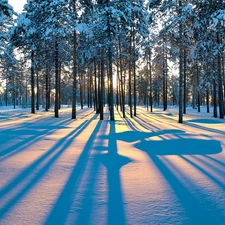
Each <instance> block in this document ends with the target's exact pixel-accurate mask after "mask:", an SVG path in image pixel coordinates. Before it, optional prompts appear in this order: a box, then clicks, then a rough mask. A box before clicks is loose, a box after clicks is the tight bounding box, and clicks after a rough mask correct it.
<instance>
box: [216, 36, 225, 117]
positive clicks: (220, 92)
mask: <svg viewBox="0 0 225 225" xmlns="http://www.w3.org/2000/svg"><path fill="white" fill-rule="evenodd" d="M217 43H218V44H221V40H220V35H219V33H217ZM217 68H218V101H219V114H220V119H224V101H223V79H222V70H221V55H220V53H219V55H218V57H217Z"/></svg>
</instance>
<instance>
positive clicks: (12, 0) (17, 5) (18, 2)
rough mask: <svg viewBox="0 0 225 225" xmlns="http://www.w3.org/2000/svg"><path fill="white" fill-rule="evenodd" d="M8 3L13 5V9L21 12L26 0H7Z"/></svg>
mask: <svg viewBox="0 0 225 225" xmlns="http://www.w3.org/2000/svg"><path fill="white" fill-rule="evenodd" d="M8 3H9V4H10V5H11V6H12V7H13V9H14V11H16V12H17V13H21V12H22V10H23V6H24V4H26V3H27V0H8Z"/></svg>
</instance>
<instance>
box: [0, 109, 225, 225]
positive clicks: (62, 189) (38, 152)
mask: <svg viewBox="0 0 225 225" xmlns="http://www.w3.org/2000/svg"><path fill="white" fill-rule="evenodd" d="M29 111H30V110H29V109H19V108H18V109H16V110H13V109H11V108H9V107H8V108H5V107H0V224H1V225H20V224H21V225H22V224H23V225H31V224H32V225H36V224H37V225H39V224H52V225H63V224H66V225H67V224H68V225H70V224H71V225H72V224H76V225H86V224H87V225H106V224H109V225H120V224H121V225H122V224H131V225H141V224H153V225H154V224H173V225H176V224H182V225H183V224H196V225H207V224H210V225H214V224H215V225H219V224H225V120H224V119H222V120H221V119H215V118H213V117H212V113H208V114H207V113H206V112H205V111H206V109H205V108H202V112H201V113H197V112H196V110H194V109H191V108H188V110H187V114H186V115H185V116H184V123H183V124H179V123H178V122H177V121H178V119H177V112H178V109H177V108H170V109H169V110H168V111H166V112H163V111H162V109H160V108H158V109H154V112H153V113H150V112H147V111H146V109H145V108H143V107H138V111H137V114H138V115H137V117H135V118H133V119H131V118H129V115H127V118H126V119H123V118H121V116H120V114H119V113H118V112H117V111H116V110H115V119H116V120H115V121H110V120H109V112H108V111H107V109H105V114H104V117H105V120H103V121H100V120H99V116H98V115H96V114H95V112H93V109H89V108H84V109H83V110H80V109H79V110H77V120H75V121H74V120H71V108H62V109H61V110H60V117H59V118H54V113H53V112H52V111H50V112H42V111H39V112H38V113H36V114H30V113H29Z"/></svg>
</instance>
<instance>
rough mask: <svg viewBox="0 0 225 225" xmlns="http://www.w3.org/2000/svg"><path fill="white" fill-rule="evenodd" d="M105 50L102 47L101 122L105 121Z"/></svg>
mask: <svg viewBox="0 0 225 225" xmlns="http://www.w3.org/2000/svg"><path fill="white" fill-rule="evenodd" d="M104 52H105V51H104V48H103V47H102V49H101V73H100V74H101V91H100V102H99V106H100V120H103V119H104V111H103V108H104V107H103V106H104V91H105V88H104V79H105V65H104Z"/></svg>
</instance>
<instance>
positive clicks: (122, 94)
mask: <svg viewBox="0 0 225 225" xmlns="http://www.w3.org/2000/svg"><path fill="white" fill-rule="evenodd" d="M119 55H120V88H121V109H122V114H123V118H125V117H126V115H125V94H124V88H123V66H122V50H121V42H120V37H119Z"/></svg>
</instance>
